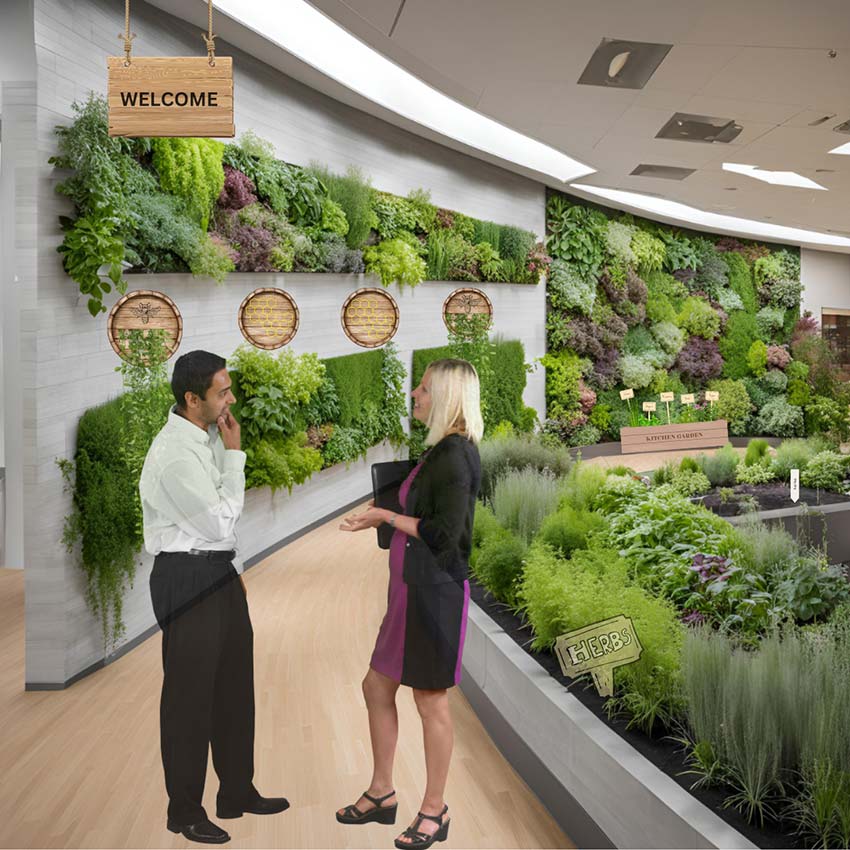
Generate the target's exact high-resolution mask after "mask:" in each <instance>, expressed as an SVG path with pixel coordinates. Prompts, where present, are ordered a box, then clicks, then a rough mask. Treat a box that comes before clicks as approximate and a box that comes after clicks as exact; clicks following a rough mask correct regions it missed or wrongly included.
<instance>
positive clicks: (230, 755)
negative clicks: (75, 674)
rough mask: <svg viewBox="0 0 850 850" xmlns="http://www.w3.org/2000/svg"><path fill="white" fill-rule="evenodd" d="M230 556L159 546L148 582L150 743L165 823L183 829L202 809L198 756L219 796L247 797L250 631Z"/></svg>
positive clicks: (251, 792) (250, 795) (252, 793)
mask: <svg viewBox="0 0 850 850" xmlns="http://www.w3.org/2000/svg"><path fill="white" fill-rule="evenodd" d="M232 557H233V553H232V552H226V553H218V554H215V555H191V554H188V553H183V552H162V553H160V554H159V555H157V556H156V559H155V560H154V566H153V572H152V573H151V578H150V590H151V601H152V602H153V609H154V614H155V615H156V619H157V622H158V623H159V625H160V627H161V628H162V668H163V682H162V699H161V702H160V740H161V746H162V765H163V768H164V769H165V788H166V791H167V792H168V820H169V822H170V824H172V825H174V826H175V827H183V826H190V825H191V824H195V823H199V822H200V821H203V820H204V819H205V818H206V817H207V815H206V812H205V811H204V807H203V805H202V802H201V801H202V798H203V794H204V780H205V778H206V773H207V753H208V751H209V748H210V746H212V756H213V766H214V767H215V771H216V773H217V774H218V778H219V783H220V786H219V792H218V799H219V801H222V802H224V803H225V804H227V803H232V804H234V805H236V806H238V805H239V804H240V803H243V802H249V801H251V800H253V799H254V798H255V797H256V795H257V791H256V789H255V788H254V786H253V784H252V782H253V777H254V632H253V630H252V628H251V619H250V617H249V614H248V602H247V599H246V598H245V591H244V590H243V586H242V582H241V581H240V580H239V576H238V573H237V572H236V570H235V569H234V567H233V562H232Z"/></svg>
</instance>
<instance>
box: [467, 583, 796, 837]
mask: <svg viewBox="0 0 850 850" xmlns="http://www.w3.org/2000/svg"><path fill="white" fill-rule="evenodd" d="M472 598H473V601H474V603H475V604H473V605H470V608H469V625H468V627H467V636H466V643H465V647H464V658H463V668H464V676H463V680H462V681H461V690H462V691H463V693H464V695H465V696H466V698H467V699H468V700H469V702H470V704H471V705H472V707H473V709H474V710H475V712H476V713H477V715H478V716H479V718H480V719H481V721H482V723H483V724H484V726H485V727H486V729H487V731H488V732H489V734H490V736H491V737H492V738H493V740H494V741H495V742H496V744H497V746H499V748H500V749H501V751H502V752H503V753H504V754H505V756H506V757H507V758H508V760H509V761H510V762H511V764H512V765H513V767H514V769H515V770H516V771H517V772H518V773H519V774H520V775H521V776H522V777H523V779H524V780H525V782H526V783H528V785H529V786H530V787H531V789H532V790H533V791H534V793H535V794H537V796H538V797H539V798H540V800H541V801H542V802H543V804H544V805H545V806H546V807H547V808H548V810H549V811H550V812H551V814H552V816H553V817H554V818H555V819H556V820H557V821H558V823H559V824H560V825H561V826H562V828H563V829H564V831H565V832H566V833H567V834H568V835H569V836H570V838H571V839H572V840H573V841H574V842H575V843H576V845H577V846H579V847H583V848H589V847H652V848H666V847H726V848H739V847H740V848H745V847H746V848H752V847H756V846H761V847H794V846H796V845H795V843H794V840H793V839H791V838H789V837H786V836H784V835H782V834H781V833H776V834H768V833H759V832H758V831H756V830H754V829H752V828H750V827H748V826H747V825H746V824H745V822H744V820H743V818H742V817H741V816H740V815H738V814H737V812H735V811H734V810H726V811H725V812H724V815H725V817H726V818H728V822H727V820H725V819H724V818H721V817H720V816H718V815H717V814H716V813H715V812H714V811H712V808H709V806H711V807H715V806H719V805H721V804H722V801H723V797H722V794H721V793H720V792H713V791H707V792H703V793H701V794H700V795H699V796H695V795H694V794H691V793H689V792H688V791H687V790H686V788H687V787H688V785H690V783H691V782H692V779H690V778H689V777H681V776H677V774H679V773H681V772H682V771H684V770H685V769H686V766H685V764H684V761H683V758H682V754H681V753H680V752H679V750H678V749H677V748H676V746H675V745H674V744H672V743H671V742H669V741H666V740H655V739H650V738H648V737H647V736H645V735H642V734H641V733H639V732H634V731H628V732H627V731H626V730H625V723H624V722H622V721H618V720H613V721H609V720H607V719H603V718H606V715H605V711H604V708H603V707H602V703H603V700H602V699H601V698H600V697H598V696H597V695H596V693H595V692H593V691H588V690H583V689H582V686H581V685H577V684H572V685H571V686H570V690H567V686H568V685H569V683H568V680H566V679H564V677H563V676H562V675H561V673H560V670H559V669H558V663H557V661H556V660H555V658H554V657H553V656H552V655H551V654H549V653H532V652H530V651H529V650H528V649H527V645H528V642H529V641H530V639H531V634H530V630H528V629H527V628H524V627H523V626H522V623H521V622H520V621H519V619H518V618H516V617H515V616H514V615H513V614H512V613H511V612H510V611H508V610H507V609H506V608H505V606H503V605H498V604H495V603H493V602H492V601H488V599H487V598H485V594H484V591H483V590H482V589H481V588H480V587H478V586H477V585H475V584H473V588H472ZM706 803H707V805H706ZM746 836H749V837H746ZM756 836H757V837H758V844H754V843H753V841H751V840H750V839H751V838H754V837H756Z"/></svg>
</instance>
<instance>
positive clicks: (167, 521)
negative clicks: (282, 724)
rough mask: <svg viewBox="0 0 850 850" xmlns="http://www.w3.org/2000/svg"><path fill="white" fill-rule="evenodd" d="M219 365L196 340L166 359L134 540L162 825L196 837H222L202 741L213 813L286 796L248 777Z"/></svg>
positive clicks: (237, 509)
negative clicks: (148, 651) (148, 614)
mask: <svg viewBox="0 0 850 850" xmlns="http://www.w3.org/2000/svg"><path fill="white" fill-rule="evenodd" d="M225 366H226V363H225V360H224V358H222V357H219V356H218V355H215V354H210V353H208V352H206V351H192V352H190V353H189V354H184V355H183V356H182V357H181V358H180V359H179V360H178V361H177V363H176V364H175V366H174V374H173V376H172V379H171V388H172V391H173V393H174V398H175V400H176V402H177V404H176V405H175V407H173V408H172V409H171V412H170V413H169V416H168V422H167V423H166V425H165V426H164V427H163V429H162V430H161V431H160V432H159V434H157V436H156V437H155V438H154V441H153V443H152V444H151V447H150V450H149V451H148V454H147V457H146V458H145V464H144V467H143V468H142V475H141V479H140V482H139V493H140V495H141V499H142V511H143V514H144V534H145V548H146V549H147V550H148V552H150V553H151V554H152V555H155V556H156V557H155V560H154V566H153V572H152V573H151V579H150V588H151V600H152V602H153V608H154V613H155V614H156V619H157V622H158V623H159V625H160V627H161V628H162V666H163V682H162V699H161V702H160V738H161V744H162V764H163V767H164V769H165V787H166V790H167V792H168V800H169V802H168V822H167V825H168V829H169V830H171V831H172V832H180V833H182V834H183V835H184V836H185V837H186V838H188V839H190V840H191V841H198V842H201V843H204V844H224V843H225V842H227V841H229V840H230V836H229V835H228V834H227V833H226V832H225V831H224V830H222V829H220V828H219V827H218V826H216V825H215V824H213V823H211V822H210V821H209V819H208V818H207V815H206V812H205V811H204V807H203V805H202V804H201V801H202V798H203V793H204V779H205V777H206V771H207V752H208V750H209V748H210V746H212V756H213V766H214V767H215V771H216V773H217V774H218V778H219V791H218V797H217V800H216V811H217V815H218V817H220V818H238V817H241V816H242V815H243V813H245V812H251V813H253V814H262V815H267V814H274V813H275V812H282V811H284V810H285V809H287V808H288V807H289V803H288V802H287V801H286V800H285V799H284V798H283V797H277V798H266V797H261V796H260V794H259V793H258V791H257V789H256V788H254V785H253V777H254V658H253V652H254V649H253V630H252V628H251V620H250V617H249V614H248V602H247V599H246V596H245V585H244V584H243V583H242V579H241V577H240V576H239V575H238V574H237V572H236V570H235V568H234V567H233V558H234V556H235V554H236V552H235V549H236V523H237V521H238V520H239V516H240V514H241V513H242V506H243V503H244V499H245V453H244V452H243V451H241V448H240V445H241V438H240V428H239V423H238V422H237V421H236V420H235V419H234V417H233V415H232V414H231V413H230V405H231V404H233V402H234V401H236V399H235V398H234V396H233V394H232V392H231V383H230V378H229V376H228V374H227V370H226V369H225ZM216 426H217V427H216ZM219 432H220V436H219Z"/></svg>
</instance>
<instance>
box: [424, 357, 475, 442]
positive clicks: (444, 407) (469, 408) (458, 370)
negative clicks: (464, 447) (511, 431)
mask: <svg viewBox="0 0 850 850" xmlns="http://www.w3.org/2000/svg"><path fill="white" fill-rule="evenodd" d="M426 372H427V373H428V375H429V376H430V378H431V410H430V411H429V413H428V420H427V421H426V422H425V424H426V425H427V426H428V436H427V437H426V438H425V445H426V446H433V445H435V444H436V443H439V442H440V440H442V439H443V437H445V436H446V434H447V433H448V432H449V431H457V432H458V433H460V434H462V435H463V436H464V437H466V438H467V439H468V440H471V441H472V442H473V443H476V444H477V443H479V442H481V437H482V435H483V434H484V420H483V419H482V417H481V389H480V386H479V383H478V373H477V372H476V371H475V367H474V366H473V365H472V364H471V363H468V362H467V361H466V360H435V361H434V362H433V363H431V364H430V365H429V366H428V368H427V369H426Z"/></svg>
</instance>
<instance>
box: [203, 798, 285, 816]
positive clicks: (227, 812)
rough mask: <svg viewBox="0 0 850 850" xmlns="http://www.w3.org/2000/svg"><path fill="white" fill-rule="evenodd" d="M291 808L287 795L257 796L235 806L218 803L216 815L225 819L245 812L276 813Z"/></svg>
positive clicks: (256, 813)
mask: <svg viewBox="0 0 850 850" xmlns="http://www.w3.org/2000/svg"><path fill="white" fill-rule="evenodd" d="M288 808H289V800H287V799H286V797H259V796H258V797H255V798H254V799H253V800H251V802H250V803H241V804H240V805H238V806H234V805H232V804H231V803H217V804H216V812H215V813H216V816H217V817H220V818H224V819H226V820H227V819H229V818H241V817H242V815H244V814H246V813H247V814H249V815H276V814H277V813H278V812H285V811H286V810H287V809H288Z"/></svg>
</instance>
